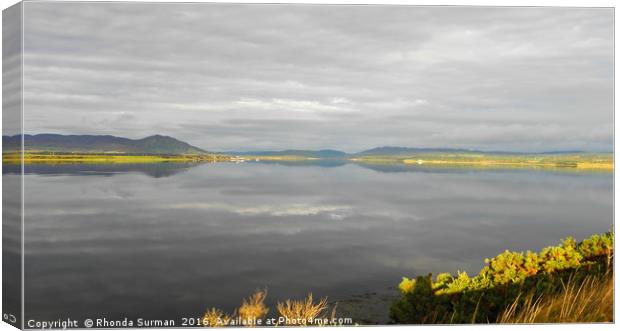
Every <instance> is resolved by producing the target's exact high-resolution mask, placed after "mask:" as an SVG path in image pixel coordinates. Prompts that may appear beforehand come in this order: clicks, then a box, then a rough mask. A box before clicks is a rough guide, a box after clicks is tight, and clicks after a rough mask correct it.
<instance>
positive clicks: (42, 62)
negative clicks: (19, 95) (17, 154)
mask: <svg viewBox="0 0 620 331" xmlns="http://www.w3.org/2000/svg"><path fill="white" fill-rule="evenodd" d="M24 13H25V17H24V102H25V103H24V110H25V115H24V116H25V128H24V129H25V133H29V134H35V133H60V134H110V135H116V136H122V137H129V138H143V137H146V136H149V135H153V134H162V135H169V136H173V137H175V138H178V139H180V140H184V141H187V142H189V143H191V144H193V145H195V146H197V147H200V148H204V149H207V150H211V151H229V150H236V151H254V150H282V149H291V148H294V149H324V148H332V149H339V150H343V151H346V152H357V151H361V150H365V149H369V148H373V147H378V146H404V147H450V148H472V149H482V150H504V151H532V152H537V151H552V150H587V151H611V150H612V145H613V83H614V81H613V9H610V8H559V7H555V8H537V7H528V8H514V7H512V8H507V7H504V8H501V7H495V8H491V7H417V6H337V5H329V6H325V5H238V4H180V3H174V4H166V3H156V4H154V3H45V2H34V3H26V4H25V10H24Z"/></svg>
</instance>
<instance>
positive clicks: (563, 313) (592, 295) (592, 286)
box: [498, 272, 614, 323]
mask: <svg viewBox="0 0 620 331" xmlns="http://www.w3.org/2000/svg"><path fill="white" fill-rule="evenodd" d="M613 300H614V279H613V273H611V272H608V273H607V274H605V275H604V276H587V277H586V278H585V279H583V280H582V281H577V280H575V279H574V278H571V279H569V280H568V281H567V282H566V284H564V287H563V289H562V291H561V292H560V293H558V294H547V295H542V296H540V297H538V298H535V297H534V296H532V295H528V296H527V297H526V298H525V300H524V301H522V302H521V301H520V300H519V298H517V300H515V302H514V303H513V304H511V305H510V306H509V307H508V308H506V310H505V311H504V312H503V313H502V314H501V315H500V316H499V318H498V323H576V322H581V323H587V322H613Z"/></svg>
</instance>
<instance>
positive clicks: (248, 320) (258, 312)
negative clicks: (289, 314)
mask: <svg viewBox="0 0 620 331" xmlns="http://www.w3.org/2000/svg"><path fill="white" fill-rule="evenodd" d="M266 297H267V290H257V291H256V292H254V294H252V295H251V296H250V297H249V298H247V299H243V303H242V304H241V307H239V317H240V318H241V320H242V321H243V324H244V325H246V326H252V325H255V324H256V321H257V320H258V319H261V318H264V317H265V316H267V313H268V312H269V308H267V306H266V305H265V298H266Z"/></svg>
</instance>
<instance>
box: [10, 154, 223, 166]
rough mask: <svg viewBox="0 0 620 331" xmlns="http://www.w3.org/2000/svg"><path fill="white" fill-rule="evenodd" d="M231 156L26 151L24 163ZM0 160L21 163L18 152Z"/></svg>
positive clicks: (206, 159)
mask: <svg viewBox="0 0 620 331" xmlns="http://www.w3.org/2000/svg"><path fill="white" fill-rule="evenodd" d="M230 161H232V158H231V157H230V156H227V155H218V154H187V155H129V154H105V153H101V154H95V153H93V154H81V153H80V154H78V153H27V154H25V155H24V163H25V164H67V163H164V162H183V163H187V162H230ZM2 162H3V163H8V164H19V163H21V156H20V154H18V153H5V154H2Z"/></svg>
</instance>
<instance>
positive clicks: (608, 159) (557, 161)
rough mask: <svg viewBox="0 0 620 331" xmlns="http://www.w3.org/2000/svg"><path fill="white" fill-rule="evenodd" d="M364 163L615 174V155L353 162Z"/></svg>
mask: <svg viewBox="0 0 620 331" xmlns="http://www.w3.org/2000/svg"><path fill="white" fill-rule="evenodd" d="M351 160H352V161H356V162H365V163H402V164H408V165H412V166H433V167H436V166H450V167H454V166H460V167H484V168H515V167H518V168H523V167H526V168H540V169H576V170H599V171H613V168H614V164H613V154H611V153H608V154H589V153H579V154H533V155H521V154H518V155H510V154H476V153H462V154H418V155H409V156H390V155H388V156H381V155H369V156H362V157H358V158H353V159H351Z"/></svg>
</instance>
